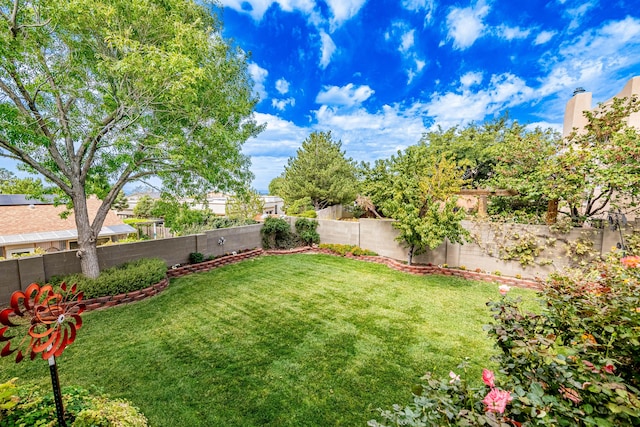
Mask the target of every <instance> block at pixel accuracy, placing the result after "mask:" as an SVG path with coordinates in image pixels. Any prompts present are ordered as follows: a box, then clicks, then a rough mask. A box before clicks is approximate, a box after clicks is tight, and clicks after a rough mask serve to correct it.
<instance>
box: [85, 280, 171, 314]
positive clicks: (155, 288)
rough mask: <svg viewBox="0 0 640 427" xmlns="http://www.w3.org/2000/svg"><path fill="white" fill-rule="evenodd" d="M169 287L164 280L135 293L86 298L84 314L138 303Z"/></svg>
mask: <svg viewBox="0 0 640 427" xmlns="http://www.w3.org/2000/svg"><path fill="white" fill-rule="evenodd" d="M167 286H169V279H168V278H166V277H165V278H164V279H162V280H161V281H159V282H158V283H156V284H155V285H151V286H149V287H147V288H144V289H140V290H137V291H131V292H127V293H124V294H118V295H108V296H104V297H97V298H88V299H86V300H83V301H82V302H83V303H84V305H85V312H86V311H92V310H99V309H101V308H107V307H115V306H116V305H120V304H127V303H130V302H135V301H140V300H143V299H145V298H149V297H152V296H154V295H156V294H159V293H160V292H162V291H164V290H165V289H166V288H167Z"/></svg>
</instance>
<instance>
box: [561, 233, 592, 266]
mask: <svg viewBox="0 0 640 427" xmlns="http://www.w3.org/2000/svg"><path fill="white" fill-rule="evenodd" d="M565 251H566V255H567V259H568V260H569V261H570V265H571V266H573V267H582V268H587V267H589V266H590V264H591V262H592V261H593V260H594V259H595V258H596V257H597V256H598V252H596V251H595V250H594V248H593V239H592V238H588V237H580V238H578V239H576V240H574V241H572V242H567V243H566V244H565Z"/></svg>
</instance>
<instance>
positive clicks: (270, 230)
mask: <svg viewBox="0 0 640 427" xmlns="http://www.w3.org/2000/svg"><path fill="white" fill-rule="evenodd" d="M260 234H262V247H263V248H264V249H272V248H275V249H289V248H292V247H295V246H297V239H296V236H295V234H293V233H292V232H291V225H289V223H288V222H287V221H286V220H285V219H282V218H273V217H268V218H266V219H265V220H264V225H263V226H262V229H260Z"/></svg>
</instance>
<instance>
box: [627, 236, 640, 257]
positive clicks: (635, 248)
mask: <svg viewBox="0 0 640 427" xmlns="http://www.w3.org/2000/svg"><path fill="white" fill-rule="evenodd" d="M625 245H626V247H627V252H628V253H629V254H631V255H640V230H633V231H632V232H631V233H630V234H627V235H626V236H625Z"/></svg>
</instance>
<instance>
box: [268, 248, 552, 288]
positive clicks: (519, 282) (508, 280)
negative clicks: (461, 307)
mask: <svg viewBox="0 0 640 427" xmlns="http://www.w3.org/2000/svg"><path fill="white" fill-rule="evenodd" d="M265 253H266V254H267V255H288V254H296V253H318V254H326V255H334V256H341V255H339V254H336V253H334V252H332V251H331V250H329V249H320V248H313V247H310V246H304V247H301V248H295V249H291V250H280V249H278V250H268V251H265ZM344 257H345V258H350V259H356V260H359V261H365V262H372V263H376V264H384V265H386V266H387V267H389V268H392V269H394V270H397V271H402V272H405V273H410V274H415V275H427V274H440V275H443V276H455V277H461V278H463V279H468V280H476V281H480V282H496V283H499V284H501V285H509V286H517V287H520V288H528V289H541V287H542V282H541V281H535V280H527V279H517V278H515V277H505V276H496V275H495V274H489V273H477V272H475V271H468V270H460V269H457V268H446V267H439V266H436V265H407V264H404V263H402V262H400V261H398V260H395V259H392V258H387V257H383V256H379V255H358V256H356V255H349V254H347V255H345V256H344Z"/></svg>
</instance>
